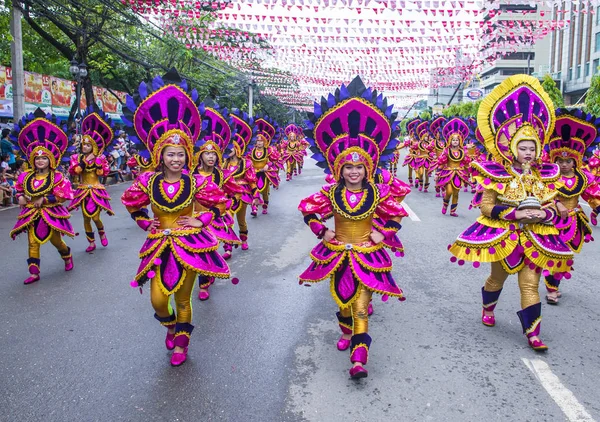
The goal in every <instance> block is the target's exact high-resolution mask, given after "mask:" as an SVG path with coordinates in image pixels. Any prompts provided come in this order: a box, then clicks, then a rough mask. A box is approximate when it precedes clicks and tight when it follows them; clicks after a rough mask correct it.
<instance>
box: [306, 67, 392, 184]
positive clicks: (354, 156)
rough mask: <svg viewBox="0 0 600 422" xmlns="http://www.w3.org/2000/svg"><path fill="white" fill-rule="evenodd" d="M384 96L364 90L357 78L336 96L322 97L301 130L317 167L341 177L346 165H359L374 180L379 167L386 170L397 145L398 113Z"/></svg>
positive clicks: (371, 90)
mask: <svg viewBox="0 0 600 422" xmlns="http://www.w3.org/2000/svg"><path fill="white" fill-rule="evenodd" d="M392 108H393V106H391V105H389V106H388V104H387V99H386V98H384V97H383V94H378V93H377V91H376V90H373V89H371V88H368V89H367V88H366V87H365V85H364V84H363V82H362V80H361V79H360V77H358V76H357V77H356V78H355V79H354V80H353V81H352V82H351V83H350V84H349V85H348V86H347V87H346V86H345V85H342V86H341V87H340V88H339V89H336V91H335V94H329V96H328V97H327V98H324V97H323V98H321V103H320V104H318V103H315V106H314V112H313V113H309V114H308V117H309V120H308V121H307V125H308V129H306V130H305V131H304V134H305V135H306V137H307V140H308V142H309V143H310V144H311V150H312V151H313V152H314V153H315V154H314V155H313V158H314V159H315V160H316V161H317V165H318V166H319V167H321V168H323V169H325V172H326V173H329V174H332V175H333V176H334V177H335V178H336V179H337V180H339V179H340V177H341V172H342V167H344V165H345V164H354V165H358V164H362V165H364V166H365V169H366V173H367V178H368V179H369V180H373V177H374V175H375V172H376V171H378V170H377V169H378V167H385V165H386V162H387V161H388V160H389V159H391V158H392V156H393V152H394V149H395V148H396V144H397V142H398V140H397V139H395V138H396V135H397V134H398V124H397V122H395V120H396V116H397V113H392Z"/></svg>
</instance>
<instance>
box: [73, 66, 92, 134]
mask: <svg viewBox="0 0 600 422" xmlns="http://www.w3.org/2000/svg"><path fill="white" fill-rule="evenodd" d="M69 72H71V75H72V76H73V79H75V83H76V86H75V103H76V105H77V113H76V114H75V120H76V122H77V132H79V120H80V119H81V108H80V104H81V81H82V80H83V79H85V77H86V76H87V74H88V71H87V65H86V64H85V63H84V62H81V63H79V64H78V63H77V60H75V57H73V60H71V66H69Z"/></svg>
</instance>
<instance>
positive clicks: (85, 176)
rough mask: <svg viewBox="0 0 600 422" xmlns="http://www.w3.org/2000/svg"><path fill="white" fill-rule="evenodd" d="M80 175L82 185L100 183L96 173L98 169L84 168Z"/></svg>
mask: <svg viewBox="0 0 600 422" xmlns="http://www.w3.org/2000/svg"><path fill="white" fill-rule="evenodd" d="M79 177H80V180H81V182H80V184H82V185H92V186H95V185H100V179H99V178H98V175H97V174H96V169H95V168H92V169H90V170H88V169H87V168H86V169H85V170H83V171H82V172H81V174H80V175H79Z"/></svg>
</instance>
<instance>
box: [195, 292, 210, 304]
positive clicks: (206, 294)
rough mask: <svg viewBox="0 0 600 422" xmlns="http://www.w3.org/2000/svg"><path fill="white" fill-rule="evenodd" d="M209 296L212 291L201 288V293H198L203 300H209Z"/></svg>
mask: <svg viewBox="0 0 600 422" xmlns="http://www.w3.org/2000/svg"><path fill="white" fill-rule="evenodd" d="M209 298H210V293H209V292H208V290H206V291H205V290H200V293H198V299H200V300H201V301H205V300H208V299H209Z"/></svg>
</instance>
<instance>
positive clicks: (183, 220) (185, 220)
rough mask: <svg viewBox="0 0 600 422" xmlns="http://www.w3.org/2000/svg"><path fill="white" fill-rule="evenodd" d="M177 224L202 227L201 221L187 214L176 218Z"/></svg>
mask: <svg viewBox="0 0 600 422" xmlns="http://www.w3.org/2000/svg"><path fill="white" fill-rule="evenodd" d="M177 224H179V225H180V226H183V227H195V228H197V229H199V228H202V227H204V224H203V223H202V221H200V220H198V219H197V218H194V217H190V216H189V215H184V216H181V217H179V218H178V219H177Z"/></svg>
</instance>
